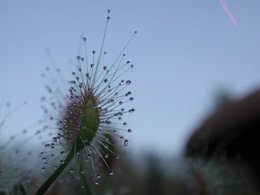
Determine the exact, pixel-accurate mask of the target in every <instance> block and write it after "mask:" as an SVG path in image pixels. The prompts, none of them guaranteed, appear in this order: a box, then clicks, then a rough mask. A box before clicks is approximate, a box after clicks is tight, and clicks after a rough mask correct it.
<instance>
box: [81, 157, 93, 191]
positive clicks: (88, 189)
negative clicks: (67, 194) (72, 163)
mask: <svg viewBox="0 0 260 195" xmlns="http://www.w3.org/2000/svg"><path fill="white" fill-rule="evenodd" d="M78 166H79V171H80V178H81V181H82V182H83V184H84V188H85V192H86V195H91V194H92V193H91V190H90V188H89V186H88V182H87V180H86V176H85V175H84V174H82V173H81V171H82V170H83V167H82V163H81V162H79V161H78Z"/></svg>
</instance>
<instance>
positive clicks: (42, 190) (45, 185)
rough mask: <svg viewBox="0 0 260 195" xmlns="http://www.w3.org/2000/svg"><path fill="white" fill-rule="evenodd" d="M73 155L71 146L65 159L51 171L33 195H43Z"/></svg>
mask: <svg viewBox="0 0 260 195" xmlns="http://www.w3.org/2000/svg"><path fill="white" fill-rule="evenodd" d="M73 156H74V149H73V148H72V149H71V151H70V152H69V154H68V156H67V157H66V159H65V160H64V161H63V162H64V163H61V165H60V166H59V167H58V168H57V169H56V170H55V171H54V172H53V173H52V175H51V176H50V177H49V178H48V179H47V180H46V181H45V182H44V183H43V184H42V185H41V187H40V188H39V189H38V190H37V192H36V193H35V195H43V194H44V193H45V192H46V191H47V190H48V189H49V187H50V186H51V185H52V183H54V182H55V180H56V179H57V178H58V177H59V176H60V174H61V173H62V172H63V170H64V169H65V168H66V167H67V166H68V164H69V163H70V161H71V159H72V158H73Z"/></svg>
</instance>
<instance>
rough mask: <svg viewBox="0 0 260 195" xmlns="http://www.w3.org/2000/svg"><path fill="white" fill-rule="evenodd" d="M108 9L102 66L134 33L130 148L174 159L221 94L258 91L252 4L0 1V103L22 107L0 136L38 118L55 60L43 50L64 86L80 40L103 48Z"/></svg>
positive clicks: (258, 48) (257, 28)
mask: <svg viewBox="0 0 260 195" xmlns="http://www.w3.org/2000/svg"><path fill="white" fill-rule="evenodd" d="M107 9H111V14H110V16H111V22H110V24H109V28H108V34H107V38H106V43H105V48H106V50H107V51H108V53H109V58H108V60H109V59H110V60H111V59H114V58H115V56H116V55H117V54H119V53H120V51H121V49H122V48H123V46H124V45H125V44H126V42H127V41H128V40H129V38H130V37H131V35H132V34H133V32H134V31H135V30H138V34H137V35H136V36H135V37H134V39H133V40H132V42H131V44H130V45H129V47H128V48H127V51H126V54H127V58H129V60H130V61H131V62H133V63H134V65H135V68H134V69H132V70H131V71H129V72H128V73H127V75H126V78H129V79H131V80H132V82H133V85H132V86H131V89H132V92H133V94H134V97H135V101H134V103H133V105H134V107H135V109H136V112H135V114H133V115H131V116H130V118H129V120H128V123H129V126H130V127H132V129H133V130H134V131H133V133H132V134H131V135H129V149H130V150H132V151H133V152H135V153H136V152H141V151H148V150H152V151H155V152H159V153H160V154H167V155H176V154H180V152H181V151H182V150H183V147H184V144H185V142H186V140H187V136H188V135H190V133H191V131H192V130H194V129H195V128H196V127H197V126H198V125H199V124H200V122H201V121H203V119H204V117H206V116H207V114H209V113H210V112H211V110H212V109H213V107H214V94H215V93H216V91H217V90H218V89H220V88H227V89H228V90H230V91H231V93H233V94H234V95H235V96H237V97H242V96H243V95H246V94H248V93H250V92H251V91H253V90H254V89H256V88H259V86H260V54H259V52H260V36H259V35H260V12H259V10H260V1H259V0H248V1H237V0H226V1H223V0H222V1H221V0H211V1H209V0H196V1H188V0H162V1H155V0H149V1H148V0H121V1H119V0H106V1H104V0H103V1H101V0H96V1H89V0H74V1H72V0H56V1H53V0H44V1H35V0H34V1H33V0H22V1H18V0H16V1H15V0H1V1H0V35H1V36H0V67H1V71H0V89H1V94H0V95H1V96H0V100H1V99H4V100H10V101H11V102H12V105H13V106H14V107H15V106H16V105H20V104H22V103H23V102H24V101H27V102H28V104H26V105H25V106H23V107H22V108H20V109H18V110H17V111H15V112H14V114H12V116H11V117H10V118H9V119H8V123H7V124H6V126H5V131H6V136H7V135H10V134H12V132H13V131H16V130H17V131H19V130H21V129H23V128H24V127H27V126H30V125H34V124H37V122H38V121H39V120H40V119H41V117H42V111H41V109H40V106H39V102H40V97H41V96H42V95H44V94H45V93H46V92H45V89H44V85H45V84H46V81H44V80H43V79H41V77H40V75H41V73H42V72H43V71H44V69H45V67H46V66H49V65H50V63H52V62H51V60H50V58H48V56H47V55H46V52H45V49H46V48H48V49H50V51H51V55H52V58H53V63H54V64H55V66H58V67H60V68H61V70H62V72H64V77H65V78H68V80H69V79H70V77H69V76H68V74H66V73H68V72H70V71H72V70H73V66H72V65H71V64H70V60H71V59H74V58H75V56H76V55H77V52H78V48H79V40H80V35H82V34H84V35H86V36H87V38H88V43H89V49H90V50H97V51H98V49H99V48H100V45H101V39H102V36H103V33H104V27H105V20H106V15H107ZM36 126H37V125H36ZM32 129H33V128H32Z"/></svg>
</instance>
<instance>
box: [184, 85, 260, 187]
mask: <svg viewBox="0 0 260 195" xmlns="http://www.w3.org/2000/svg"><path fill="white" fill-rule="evenodd" d="M225 97H229V96H225ZM225 99H226V98H225ZM227 99H228V103H225V104H224V105H223V106H219V107H218V109H216V111H215V112H214V113H213V114H212V115H211V116H210V117H209V118H208V119H206V120H205V121H204V122H203V123H202V125H201V126H200V127H199V128H197V130H196V131H195V133H194V134H193V135H192V136H191V138H190V139H189V141H188V144H187V147H186V152H185V155H186V156H187V157H192V158H194V157H199V158H203V159H205V160H209V159H212V158H219V159H224V160H226V161H228V162H233V163H235V164H236V165H240V164H241V165H243V166H245V167H247V168H248V169H249V170H250V171H251V173H252V175H254V177H255V178H256V180H257V181H258V182H259V185H260V136H259V130H260V90H259V89H258V90H256V91H255V92H253V93H251V94H249V95H247V96H246V97H243V98H241V99H239V100H235V101H233V102H232V101H230V98H227ZM222 100H223V99H222ZM219 102H221V101H219Z"/></svg>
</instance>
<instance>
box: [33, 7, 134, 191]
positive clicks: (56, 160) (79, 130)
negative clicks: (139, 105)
mask: <svg viewBox="0 0 260 195" xmlns="http://www.w3.org/2000/svg"><path fill="white" fill-rule="evenodd" d="M109 13H110V11H109V10H108V15H107V18H106V24H105V31H104V35H103V37H102V40H101V46H100V49H99V51H97V52H96V51H89V50H88V40H87V38H86V37H84V36H82V37H81V39H82V40H81V42H82V45H83V46H82V51H81V53H80V54H79V55H78V56H76V59H75V63H74V64H75V70H74V71H73V72H72V79H70V81H69V83H68V85H67V81H66V79H64V78H63V76H62V74H61V71H60V69H59V68H57V67H56V66H54V65H53V66H50V67H47V68H46V72H45V73H44V74H43V77H44V78H45V79H46V80H47V81H52V82H51V84H48V85H46V89H47V92H48V93H47V95H46V96H44V97H42V109H43V111H44V115H45V117H44V120H43V121H42V124H43V130H42V131H46V132H49V133H50V135H51V141H49V142H45V143H44V147H45V149H44V150H43V151H42V152H41V153H40V156H41V158H42V160H43V162H42V163H43V165H42V171H44V172H47V170H48V172H50V171H52V173H51V174H50V176H49V177H48V179H47V180H46V181H45V182H43V184H42V185H41V186H40V187H39V189H38V190H37V192H36V194H44V193H45V192H46V191H47V190H48V189H49V187H50V186H51V185H52V184H53V183H54V182H55V181H56V179H57V178H58V177H59V176H60V175H61V174H62V173H63V172H64V171H67V172H68V173H69V174H71V177H72V178H73V179H75V180H77V179H78V180H79V182H82V188H85V190H86V192H87V193H89V194H90V193H91V192H90V190H89V188H88V182H87V179H86V175H91V177H92V178H93V181H91V182H94V183H95V184H97V185H98V184H99V181H100V179H101V178H102V174H101V172H102V171H101V170H100V169H99V168H98V167H97V166H96V164H97V162H100V161H102V163H103V164H104V166H105V169H106V170H107V172H108V173H109V174H110V175H111V176H112V175H113V174H114V170H113V169H112V167H111V166H110V164H109V162H108V159H111V158H113V159H119V154H118V153H117V152H116V150H114V149H113V148H114V147H120V145H121V147H125V146H127V145H128V139H127V138H125V136H126V134H127V133H131V132H132V130H131V129H130V128H129V127H128V125H127V122H126V121H125V115H127V114H129V113H132V112H134V111H135V109H134V108H132V107H130V104H129V103H130V102H131V101H133V100H134V98H133V96H132V92H131V91H130V90H129V86H130V85H131V83H132V82H131V80H129V79H125V78H124V76H125V73H127V72H128V71H129V70H130V69H132V68H133V64H132V63H131V62H130V61H129V60H127V59H126V54H125V49H126V48H127V46H128V45H129V43H130V42H131V40H132V38H133V37H134V35H135V34H136V33H137V32H134V33H133V35H132V36H131V37H130V39H129V41H128V42H127V43H126V44H125V46H124V47H123V49H122V50H121V51H120V52H119V54H118V56H116V57H115V58H114V62H113V63H112V64H106V62H105V57H106V55H107V52H106V51H105V49H104V48H105V40H106V34H107V28H108V25H109V21H110V16H109ZM67 86H68V88H67V90H66V89H65V90H63V89H64V88H66V87H67ZM115 139H118V140H119V141H116V142H115V141H114V140H115ZM115 143H120V144H119V146H118V144H115Z"/></svg>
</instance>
